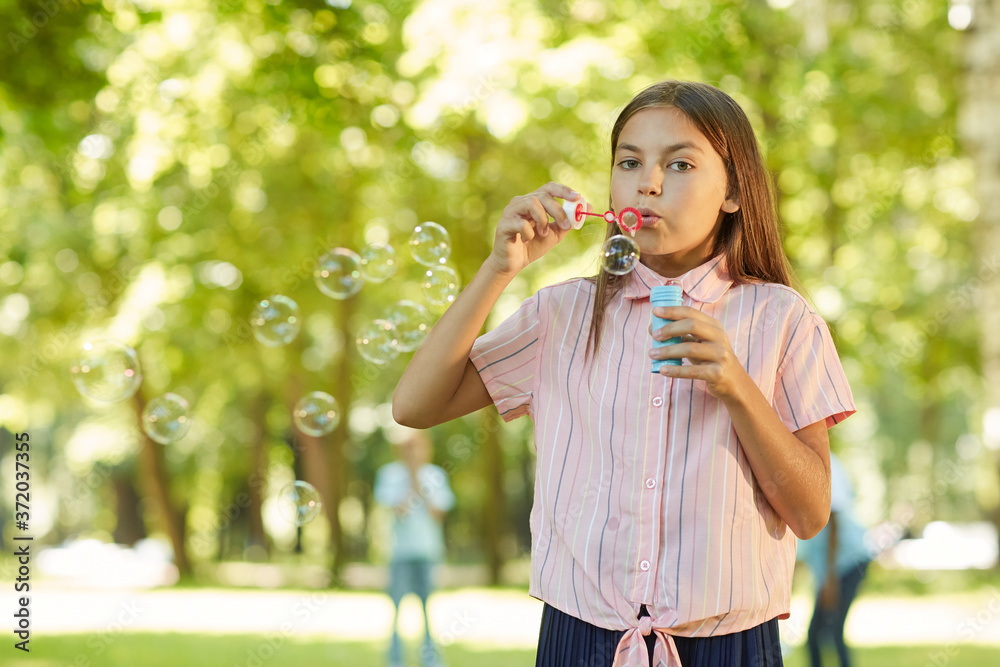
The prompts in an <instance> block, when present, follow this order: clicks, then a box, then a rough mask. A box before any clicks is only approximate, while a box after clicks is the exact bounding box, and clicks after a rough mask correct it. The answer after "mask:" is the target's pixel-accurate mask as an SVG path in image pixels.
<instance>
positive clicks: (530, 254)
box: [486, 183, 590, 276]
mask: <svg viewBox="0 0 1000 667" xmlns="http://www.w3.org/2000/svg"><path fill="white" fill-rule="evenodd" d="M556 197H559V198H560V199H568V200H569V201H576V200H577V199H579V198H580V195H579V194H578V193H576V192H574V191H573V190H571V189H569V188H567V187H566V186H565V185H560V184H559V183H548V184H546V185H543V186H542V187H540V188H538V189H537V190H535V191H534V192H532V193H530V194H527V195H522V196H519V197H514V198H513V199H511V200H510V204H508V205H507V207H506V208H504V210H503V215H502V216H501V217H500V222H498V223H497V231H496V236H495V237H494V239H493V251H492V252H491V253H490V256H489V257H488V258H487V259H486V263H488V264H490V265H491V266H492V267H493V269H494V270H495V271H496V272H497V273H498V274H500V275H510V276H513V275H515V274H516V273H518V272H519V271H520V270H521V269H523V268H524V267H526V266H527V265H528V264H530V263H531V262H533V261H535V260H536V259H538V258H539V257H541V256H542V255H544V254H545V253H547V252H548V251H549V250H551V249H552V248H554V247H555V245H556V244H557V243H559V242H560V241H562V239H563V237H564V236H566V234H567V233H568V232H569V230H570V229H572V225H571V224H570V221H569V218H568V217H567V215H566V212H565V211H563V208H562V204H561V203H560V202H558V201H556ZM587 208H588V210H589V208H590V207H589V206H588V207H587ZM550 216H551V217H552V218H553V220H552V221H551V222H550V221H549V217H550Z"/></svg>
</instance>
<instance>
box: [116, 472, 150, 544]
mask: <svg viewBox="0 0 1000 667" xmlns="http://www.w3.org/2000/svg"><path fill="white" fill-rule="evenodd" d="M111 486H112V488H114V491H115V505H116V507H117V512H116V516H117V521H116V523H115V530H114V532H113V533H112V536H113V537H114V540H115V544H127V545H128V546H132V545H134V544H135V543H136V542H138V541H139V540H141V539H143V538H145V537H146V526H145V525H144V524H143V522H142V516H140V514H139V504H140V502H141V499H140V498H139V493H138V492H137V491H136V490H135V484H133V483H132V477H131V476H128V475H122V474H115V475H114V476H112V478H111Z"/></svg>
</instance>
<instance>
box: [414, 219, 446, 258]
mask: <svg viewBox="0 0 1000 667" xmlns="http://www.w3.org/2000/svg"><path fill="white" fill-rule="evenodd" d="M410 254H411V255H413V259H415V260H417V261H418V262H420V263H421V264H423V265H424V266H440V265H441V264H444V263H445V262H447V261H448V256H449V255H451V237H450V236H448V230H447V229H445V228H444V227H442V226H441V225H439V224H438V223H436V222H421V223H420V224H419V225H417V226H416V227H414V228H413V233H412V234H411V235H410Z"/></svg>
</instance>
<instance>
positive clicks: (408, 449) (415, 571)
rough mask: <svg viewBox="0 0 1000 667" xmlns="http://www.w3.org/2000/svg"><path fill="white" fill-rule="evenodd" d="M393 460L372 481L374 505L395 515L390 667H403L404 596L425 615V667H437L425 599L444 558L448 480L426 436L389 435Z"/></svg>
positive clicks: (415, 433)
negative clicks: (401, 624)
mask: <svg viewBox="0 0 1000 667" xmlns="http://www.w3.org/2000/svg"><path fill="white" fill-rule="evenodd" d="M392 439H393V441H394V447H395V449H396V457H397V460H396V461H393V462H392V463H389V464H386V465H384V466H382V467H381V468H379V470H378V473H377V474H376V476H375V501H376V502H377V503H379V504H381V505H385V506H387V507H389V508H391V509H392V510H393V513H394V517H393V523H392V557H391V559H390V563H389V590H388V593H389V596H390V597H391V598H392V602H393V605H395V608H396V609H395V613H394V615H393V619H392V640H391V644H390V647H389V665H390V667H400V666H401V665H402V664H403V647H402V643H401V641H400V638H399V632H398V621H399V603H400V601H401V600H402V599H403V597H404V596H405V595H406V594H407V593H410V592H412V593H416V594H417V596H418V597H419V598H420V603H421V606H422V607H423V613H424V630H425V639H424V645H423V647H422V648H421V652H420V658H421V664H422V665H423V667H441V666H442V664H443V663H442V662H441V659H440V656H439V655H438V651H437V649H436V648H435V646H434V642H433V641H432V640H431V629H430V618H429V617H428V615H427V598H428V597H430V594H431V592H432V590H433V582H432V577H433V571H434V566H435V565H436V564H437V563H438V562H440V561H441V560H442V558H443V557H444V537H443V534H442V530H441V522H442V520H443V519H444V515H445V513H446V512H447V511H448V510H450V509H451V508H452V506H453V505H454V504H455V496H454V494H453V493H452V491H451V487H450V486H449V484H448V475H447V474H446V473H445V471H444V470H443V469H441V468H440V467H438V466H436V465H434V464H432V463H431V462H430V461H431V440H430V438H429V437H428V436H427V434H426V433H425V432H424V431H418V430H414V429H406V428H402V427H400V429H399V430H397V431H394V432H393V437H392Z"/></svg>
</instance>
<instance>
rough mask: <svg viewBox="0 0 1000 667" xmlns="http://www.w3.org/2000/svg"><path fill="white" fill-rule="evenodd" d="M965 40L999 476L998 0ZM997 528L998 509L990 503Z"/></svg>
mask: <svg viewBox="0 0 1000 667" xmlns="http://www.w3.org/2000/svg"><path fill="white" fill-rule="evenodd" d="M973 9H974V11H975V14H974V16H973V20H972V25H971V26H970V28H969V29H968V31H967V33H966V41H965V62H966V74H965V91H964V93H965V94H964V96H963V99H962V108H961V110H960V117H959V126H960V128H961V133H962V137H963V139H964V140H965V148H966V150H967V151H968V153H969V155H971V156H972V159H973V161H974V164H975V171H976V194H977V196H978V199H979V219H978V221H977V226H976V234H977V242H976V244H975V245H976V249H977V251H978V262H977V264H976V268H977V271H976V275H975V276H974V277H973V279H972V283H971V284H970V286H974V287H978V286H979V285H980V284H981V286H982V287H981V290H980V301H979V303H978V304H976V306H977V308H976V312H977V314H978V316H979V325H980V329H979V330H980V353H981V355H982V363H983V378H984V380H985V387H984V393H983V406H982V408H983V414H984V415H986V416H987V419H986V420H984V421H985V424H984V426H985V428H984V429H983V436H984V441H985V444H986V445H987V448H988V449H987V451H989V452H990V454H991V456H992V457H993V462H992V465H993V467H994V470H995V474H996V475H997V476H998V477H1000V457H998V456H997V450H998V449H1000V432H998V431H1000V428H998V426H997V422H998V421H1000V336H998V335H997V331H1000V270H998V269H1000V267H998V262H1000V123H998V122H997V119H998V118H1000V0H976V1H975V2H973ZM992 520H993V522H994V524H995V525H996V526H997V528H998V530H1000V508H996V507H994V508H992Z"/></svg>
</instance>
